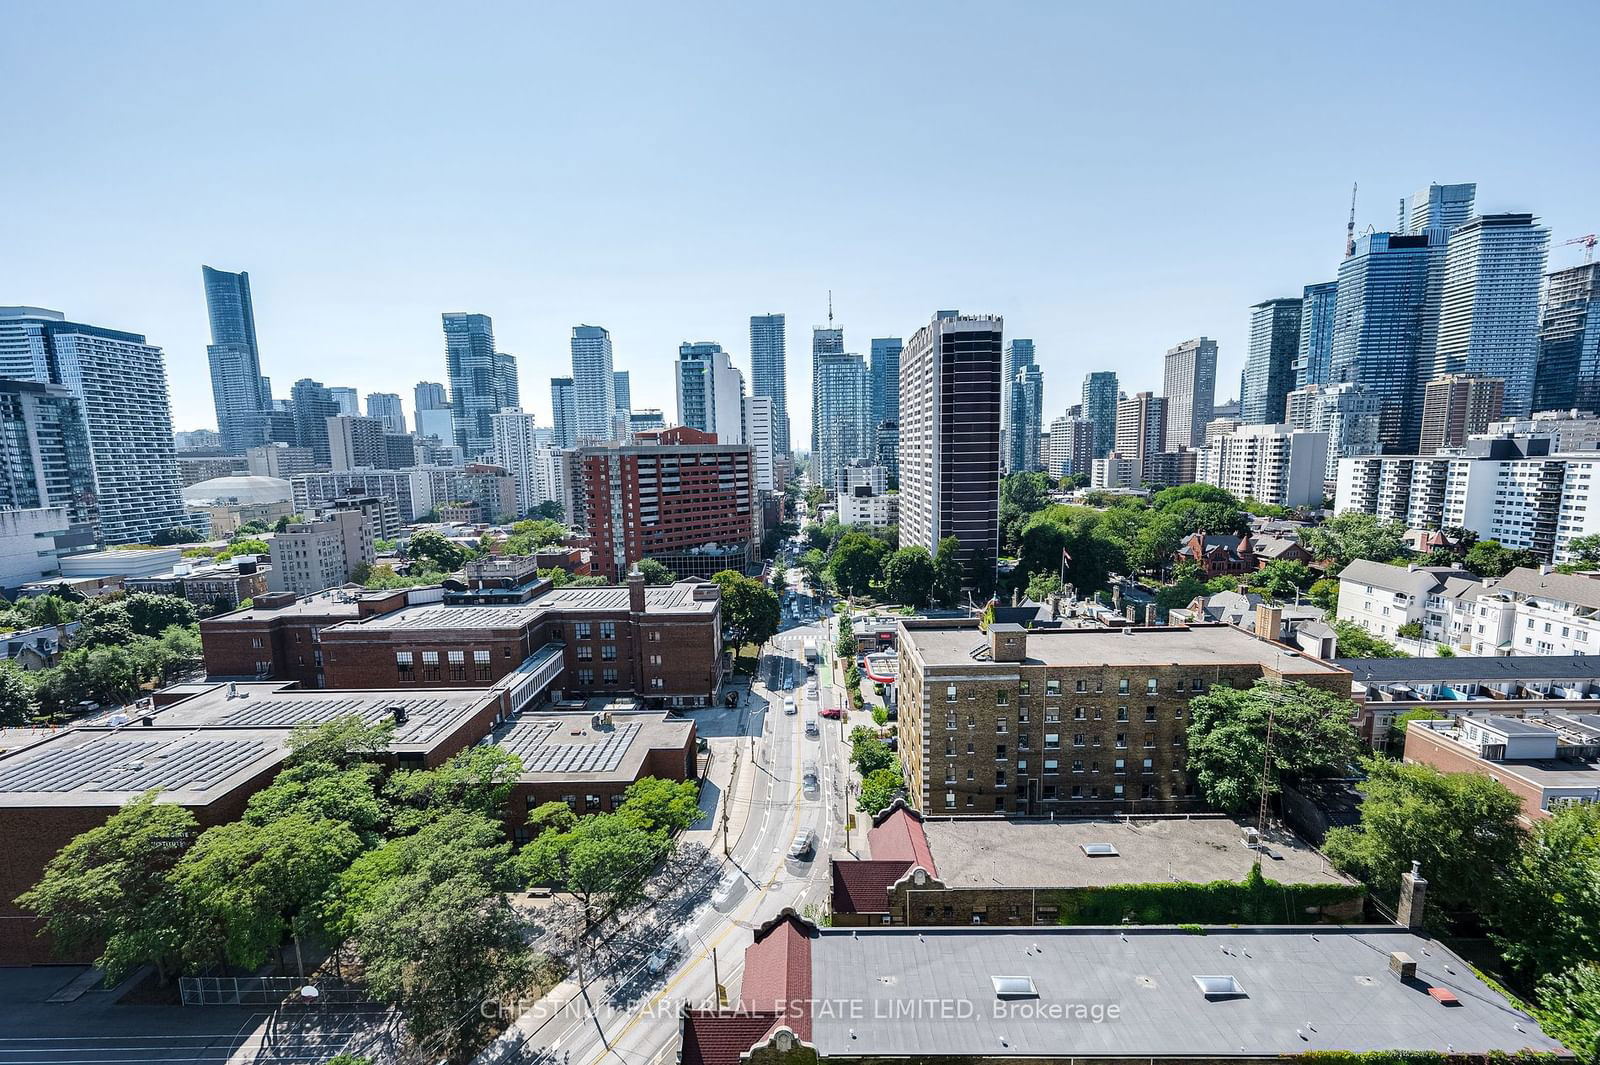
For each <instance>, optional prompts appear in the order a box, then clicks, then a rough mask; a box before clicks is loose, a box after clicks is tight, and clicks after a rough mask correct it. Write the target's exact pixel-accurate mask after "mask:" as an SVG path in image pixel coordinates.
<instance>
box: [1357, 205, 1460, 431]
mask: <svg viewBox="0 0 1600 1065" xmlns="http://www.w3.org/2000/svg"><path fill="white" fill-rule="evenodd" d="M1443 235H1444V230H1442V229H1438V228H1434V229H1431V230H1429V231H1428V232H1426V233H1410V234H1401V233H1368V234H1366V235H1364V236H1362V237H1359V238H1358V239H1357V240H1356V250H1355V254H1354V255H1352V256H1350V257H1349V258H1348V259H1345V260H1344V261H1343V262H1341V263H1340V264H1339V291H1338V296H1337V299H1336V301H1335V309H1334V323H1333V359H1332V362H1331V365H1330V369H1329V375H1330V378H1331V380H1332V381H1334V382H1340V381H1349V382H1350V383H1352V384H1357V385H1361V386H1362V387H1363V388H1365V389H1366V390H1367V392H1368V393H1369V394H1371V395H1374V396H1376V397H1377V398H1378V402H1379V404H1380V408H1379V409H1380V414H1379V418H1378V441H1379V443H1380V444H1381V445H1382V447H1383V450H1384V451H1385V452H1386V453H1388V454H1403V455H1410V454H1415V453H1416V449H1417V439H1418V435H1419V434H1420V432H1421V430H1422V404H1421V398H1422V397H1421V396H1419V395H1417V394H1416V371H1417V365H1418V361H1419V358H1422V357H1427V355H1428V354H1431V352H1432V336H1433V328H1434V327H1433V325H1432V324H1431V323H1430V322H1429V321H1428V320H1427V319H1428V314H1427V309H1428V306H1429V299H1428V286H1429V275H1430V272H1431V271H1432V267H1433V260H1434V257H1435V254H1436V253H1437V252H1438V250H1439V248H1440V244H1439V241H1440V240H1441V239H1443ZM1424 343H1427V344H1428V352H1427V353H1426V354H1425V353H1423V352H1422V351H1421V345H1423V344H1424Z"/></svg>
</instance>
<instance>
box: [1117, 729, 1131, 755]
mask: <svg viewBox="0 0 1600 1065" xmlns="http://www.w3.org/2000/svg"><path fill="white" fill-rule="evenodd" d="M1127 746H1128V734H1127V733H1126V732H1119V733H1117V750H1119V751H1120V750H1122V749H1123V748H1125V747H1127Z"/></svg>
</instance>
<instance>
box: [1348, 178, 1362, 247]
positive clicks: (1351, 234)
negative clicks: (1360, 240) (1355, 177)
mask: <svg viewBox="0 0 1600 1065" xmlns="http://www.w3.org/2000/svg"><path fill="white" fill-rule="evenodd" d="M1358 188H1360V185H1359V183H1357V182H1354V181H1352V182H1351V183H1350V220H1349V221H1348V222H1346V223H1345V224H1344V257H1345V258H1346V259H1348V258H1350V257H1351V256H1353V255H1355V253H1356V189H1358Z"/></svg>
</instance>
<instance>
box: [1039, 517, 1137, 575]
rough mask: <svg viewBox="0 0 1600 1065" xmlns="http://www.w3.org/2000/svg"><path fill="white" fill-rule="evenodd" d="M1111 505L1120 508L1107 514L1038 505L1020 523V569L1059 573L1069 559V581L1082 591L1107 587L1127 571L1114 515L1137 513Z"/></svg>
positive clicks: (1125, 557)
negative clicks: (1040, 507)
mask: <svg viewBox="0 0 1600 1065" xmlns="http://www.w3.org/2000/svg"><path fill="white" fill-rule="evenodd" d="M1111 510H1112V511H1116V512H1120V513H1119V514H1117V515H1114V516H1113V517H1111V518H1108V517H1107V516H1106V515H1103V514H1102V513H1101V512H1099V511H1097V510H1095V509H1094V508H1092V507H1080V506H1052V507H1046V508H1045V509H1044V510H1041V511H1039V512H1038V513H1037V514H1035V515H1034V516H1033V517H1031V518H1029V519H1028V521H1027V522H1026V523H1025V524H1024V525H1023V527H1022V556H1021V559H1020V561H1019V563H1018V565H1017V572H1018V573H1060V572H1061V568H1062V562H1063V561H1065V562H1066V570H1067V581H1068V582H1069V583H1070V584H1071V585H1072V586H1073V588H1074V589H1075V590H1076V591H1077V592H1078V594H1079V595H1089V594H1092V593H1094V592H1096V591H1098V590H1099V589H1101V588H1104V587H1106V584H1107V582H1108V580H1109V578H1110V575H1111V574H1112V573H1113V572H1126V566H1127V551H1126V547H1125V543H1124V541H1123V540H1122V539H1121V538H1120V537H1119V536H1118V533H1117V530H1116V529H1114V528H1113V521H1114V520H1116V518H1117V517H1121V516H1122V515H1126V514H1131V513H1136V511H1135V510H1134V509H1133V508H1128V507H1113V508H1111ZM1109 513H1110V512H1108V514H1109ZM1063 552H1065V553H1066V555H1067V558H1065V559H1064V558H1063Z"/></svg>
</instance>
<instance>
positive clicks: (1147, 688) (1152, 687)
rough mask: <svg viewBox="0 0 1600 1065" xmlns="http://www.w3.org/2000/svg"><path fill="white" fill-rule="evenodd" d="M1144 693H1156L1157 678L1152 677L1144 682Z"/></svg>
mask: <svg viewBox="0 0 1600 1065" xmlns="http://www.w3.org/2000/svg"><path fill="white" fill-rule="evenodd" d="M1144 693H1145V694H1146V695H1154V694H1155V693H1156V678H1154V677H1151V678H1150V679H1149V680H1147V681H1145V682H1144Z"/></svg>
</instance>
